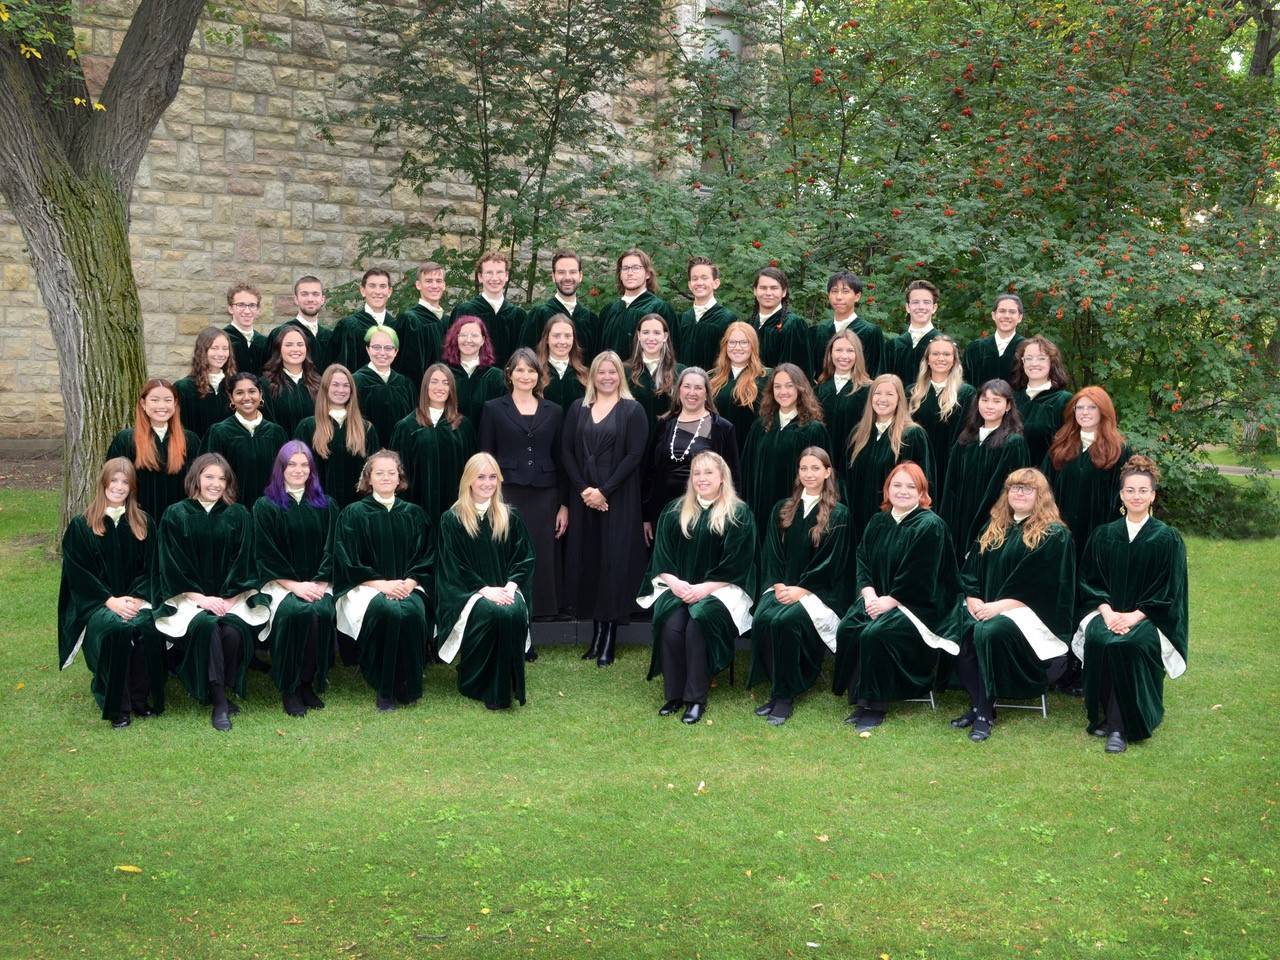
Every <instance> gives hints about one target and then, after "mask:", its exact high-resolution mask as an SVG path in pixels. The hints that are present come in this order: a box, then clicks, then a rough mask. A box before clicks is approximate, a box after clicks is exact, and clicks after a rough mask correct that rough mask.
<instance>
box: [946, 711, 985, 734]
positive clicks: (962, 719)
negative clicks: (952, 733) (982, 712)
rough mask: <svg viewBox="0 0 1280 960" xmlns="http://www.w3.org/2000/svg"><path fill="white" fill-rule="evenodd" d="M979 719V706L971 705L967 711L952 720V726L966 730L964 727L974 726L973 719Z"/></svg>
mask: <svg viewBox="0 0 1280 960" xmlns="http://www.w3.org/2000/svg"><path fill="white" fill-rule="evenodd" d="M977 719H978V708H977V707H970V708H969V709H968V710H967V711H965V712H964V713H962V714H960V716H958V717H956V718H955V719H954V720H952V721H951V726H953V727H955V728H956V729H957V730H964V729H967V728H968V727H972V726H973V721H975V720H977Z"/></svg>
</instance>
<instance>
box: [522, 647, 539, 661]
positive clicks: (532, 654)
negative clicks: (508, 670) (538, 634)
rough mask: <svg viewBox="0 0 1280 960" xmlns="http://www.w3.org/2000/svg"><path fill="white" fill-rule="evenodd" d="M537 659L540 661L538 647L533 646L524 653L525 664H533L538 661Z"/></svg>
mask: <svg viewBox="0 0 1280 960" xmlns="http://www.w3.org/2000/svg"><path fill="white" fill-rule="evenodd" d="M537 659H538V648H537V647H532V646H531V647H530V648H529V649H528V650H526V651H525V652H524V662H525V663H533V661H535V660H537Z"/></svg>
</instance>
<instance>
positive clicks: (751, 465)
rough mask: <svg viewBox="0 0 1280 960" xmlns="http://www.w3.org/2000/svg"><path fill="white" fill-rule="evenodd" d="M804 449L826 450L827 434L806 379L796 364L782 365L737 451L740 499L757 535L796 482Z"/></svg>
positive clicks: (773, 374)
mask: <svg viewBox="0 0 1280 960" xmlns="http://www.w3.org/2000/svg"><path fill="white" fill-rule="evenodd" d="M806 447H821V448H822V449H823V450H826V451H827V452H828V453H830V452H831V438H830V437H829V436H828V435H827V428H826V426H825V425H824V424H823V422H822V407H820V406H819V405H818V401H817V398H816V397H815V396H814V394H813V388H812V387H810V386H809V381H808V380H807V379H806V378H805V375H804V374H803V373H802V372H801V370H800V368H799V367H797V366H796V365H795V364H791V363H784V364H782V365H781V366H779V367H776V368H775V369H774V370H773V373H772V375H771V376H770V378H769V384H768V385H767V386H766V387H765V399H764V401H763V402H762V403H761V405H760V416H759V417H758V418H757V419H756V422H755V423H754V424H753V425H752V427H751V434H750V436H749V437H748V438H747V445H746V447H745V449H744V450H743V452H742V498H743V499H744V500H746V501H747V503H748V504H750V505H751V514H752V517H753V519H754V520H755V522H756V530H757V531H759V533H760V535H761V536H764V533H765V531H766V530H767V529H768V523H769V518H770V516H771V515H772V513H773V508H774V505H775V504H776V503H777V502H778V501H779V500H780V499H783V498H784V497H785V496H786V495H787V494H788V493H790V492H791V489H792V487H794V486H795V481H796V468H797V467H798V466H799V465H800V451H802V450H804V449H805V448H806Z"/></svg>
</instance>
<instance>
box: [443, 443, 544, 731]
mask: <svg viewBox="0 0 1280 960" xmlns="http://www.w3.org/2000/svg"><path fill="white" fill-rule="evenodd" d="M439 543H440V549H439V560H438V563H437V566H436V595H437V597H439V610H438V617H437V622H438V624H439V637H440V659H441V660H443V661H445V662H446V663H453V662H454V661H455V660H457V663H458V692H459V693H461V694H462V695H463V696H466V697H470V698H471V699H473V700H480V701H482V702H483V703H484V705H485V706H486V707H487V708H488V709H490V710H503V709H506V708H507V707H510V706H511V701H512V699H513V698H514V699H515V700H518V701H519V702H520V704H521V705H522V706H523V705H524V702H525V684H524V662H525V654H526V651H527V650H528V649H531V648H530V647H529V645H528V644H529V602H528V597H529V591H530V590H531V589H533V579H534V572H533V568H534V555H533V554H534V551H533V544H532V543H531V542H530V540H529V534H528V531H526V529H525V526H524V523H523V521H522V520H521V518H520V514H519V512H518V511H516V510H514V509H512V508H511V507H510V506H508V505H507V504H506V503H505V502H504V501H503V498H502V472H501V471H500V470H499V469H498V464H497V461H495V460H494V459H493V457H491V456H490V455H489V454H487V453H477V454H476V455H475V456H473V457H472V458H471V459H470V460H468V461H467V464H466V467H465V468H464V469H463V471H462V482H461V484H460V485H459V488H458V499H457V501H456V502H455V503H454V504H453V506H452V507H450V508H449V509H448V510H446V511H445V513H444V515H443V516H442V517H441V518H440V537H439Z"/></svg>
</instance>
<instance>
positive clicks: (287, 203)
mask: <svg viewBox="0 0 1280 960" xmlns="http://www.w3.org/2000/svg"><path fill="white" fill-rule="evenodd" d="M135 6H136V2H134V0H96V2H94V3H93V4H91V5H88V6H86V7H85V8H84V10H83V13H82V15H81V16H80V17H79V18H78V21H77V23H78V25H79V26H80V27H82V28H83V29H82V31H81V49H82V51H83V57H82V62H83V64H84V66H85V72H86V76H87V78H88V80H89V83H90V88H91V90H93V91H94V92H95V93H96V92H97V91H98V90H99V89H100V88H101V86H102V83H103V82H104V81H105V79H106V76H107V72H108V71H109V69H110V66H111V62H112V58H113V57H114V55H115V53H116V52H117V51H118V50H119V47H120V43H121V41H122V40H123V38H124V33H125V30H126V29H127V27H128V24H129V19H130V17H131V16H132V13H133V10H134V8H135ZM678 6H680V7H684V6H685V5H684V4H680V5H678ZM249 7H250V9H253V10H257V11H260V12H261V20H262V25H263V27H264V28H265V29H266V30H268V31H270V32H271V33H272V34H274V36H275V37H277V38H278V39H279V41H280V42H281V43H282V44H283V46H282V47H277V46H262V47H255V46H249V47H244V46H241V45H239V44H236V45H234V46H230V47H227V46H224V45H221V44H219V43H217V42H210V41H208V40H207V39H206V38H205V35H204V32H203V31H204V25H203V24H202V25H201V28H200V29H199V30H198V31H197V34H196V37H195V40H194V41H193V43H192V46H191V53H190V55H189V56H188V57H187V61H186V71H185V74H184V76H183V83H182V88H181V90H180V92H179V93H178V96H177V99H176V100H175V101H174V102H173V104H172V105H171V107H170V108H169V110H168V112H167V113H166V114H165V116H164V118H163V120H162V121H161V123H160V125H159V126H158V127H157V129H156V132H155V136H154V138H153V140H152V142H151V147H150V150H149V152H148V154H147V157H146V159H145V160H144V162H143V164H142V167H141V169H140V171H139V174H138V179H137V183H136V186H135V190H134V195H133V205H132V215H133V220H132V230H131V242H132V251H133V264H134V272H135V275H136V277H137V282H138V287H139V291H140V294H141V301H142V310H143V317H144V323H145V329H146V350H147V360H148V364H149V367H150V370H151V371H152V372H153V373H154V374H155V375H157V376H168V377H173V378H176V377H179V376H182V375H184V373H185V372H186V369H187V366H188V364H189V362H190V356H191V353H190V351H191V344H192V341H193V339H194V336H195V334H196V332H197V331H198V330H199V329H200V328H201V327H203V326H205V325H206V324H208V323H210V322H213V323H217V324H218V325H220V326H221V325H223V324H225V323H227V322H228V319H227V314H226V306H225V305H226V300H225V292H226V289H227V288H228V286H230V285H231V284H232V283H234V282H236V281H238V280H242V279H247V280H248V281H250V282H251V283H254V284H255V285H257V286H258V288H259V289H260V290H261V291H262V293H263V312H262V317H261V319H260V321H259V327H260V328H262V329H270V327H271V326H274V325H275V324H276V323H279V322H281V321H282V320H284V319H287V318H288V317H290V316H292V315H293V313H294V307H293V305H292V302H291V299H290V296H291V285H292V281H293V278H295V277H297V276H299V275H301V274H303V273H316V274H318V275H319V276H320V277H322V278H323V279H324V280H325V282H326V284H336V283H341V282H344V281H346V280H349V279H351V278H352V276H353V275H355V273H356V271H354V270H353V267H352V264H353V263H354V262H355V260H356V257H357V242H358V239H359V237H360V235H361V234H362V233H364V232H366V231H369V230H371V229H372V230H376V229H378V228H386V227H389V226H391V225H394V224H405V225H410V226H422V225H425V226H427V227H428V228H430V230H431V232H432V235H433V236H434V238H435V241H436V242H444V243H446V244H457V243H459V242H460V239H461V236H462V235H463V234H466V233H470V232H472V231H473V228H474V221H473V219H472V217H473V215H474V214H473V211H474V210H475V209H476V208H475V204H474V193H473V191H472V190H471V189H470V188H469V187H468V186H466V185H464V184H461V183H450V182H447V181H442V182H439V183H436V184H433V185H432V188H431V189H429V190H427V191H426V192H425V193H424V195H423V196H422V197H416V196H414V195H413V193H412V192H411V191H409V190H406V189H399V188H398V189H395V190H392V191H391V192H390V193H384V192H383V191H384V189H385V188H386V186H387V185H388V183H389V182H390V174H391V172H392V171H393V170H394V168H395V165H396V162H397V159H398V155H397V153H396V151H394V150H393V149H391V148H387V149H384V150H382V151H378V152H375V151H373V150H372V149H371V148H370V147H369V145H368V144H367V143H366V142H364V141H363V140H362V139H361V138H360V135H359V134H358V133H357V132H353V131H348V132H345V133H344V132H339V133H338V139H337V143H336V144H335V145H333V146H330V145H328V144H325V143H323V142H321V141H319V140H318V139H317V138H316V135H315V131H314V128H313V126H312V125H311V123H310V122H309V120H308V117H309V116H311V115H313V114H315V113H317V112H319V111H321V110H324V109H326V108H330V109H331V108H341V107H342V106H343V101H342V91H341V90H340V89H339V86H338V81H339V79H340V78H341V77H342V76H343V75H345V74H347V73H349V72H351V71H358V70H360V69H361V58H362V56H363V55H364V54H363V50H362V48H361V47H360V46H359V44H358V43H357V42H356V39H357V35H358V32H357V31H356V30H354V29H353V28H352V27H351V26H350V24H351V23H352V16H351V14H350V12H349V11H348V10H347V9H346V8H345V7H344V6H343V5H342V4H341V2H339V0H250V3H249ZM680 13H681V18H682V19H684V18H685V17H687V16H688V13H687V11H686V10H681V11H680ZM109 108H110V107H109V105H108V109H109ZM614 112H615V119H617V120H619V121H620V122H621V124H622V125H625V124H626V121H627V120H628V119H629V117H628V116H627V115H626V114H627V112H628V111H627V107H626V106H624V105H622V104H619V105H618V106H617V107H616V108H615V111H614ZM446 202H447V203H448V204H449V205H450V206H451V207H452V208H453V210H454V213H453V215H451V216H449V217H447V218H441V217H440V216H439V215H438V212H439V210H440V209H441V207H442V206H443V204H445V203H446ZM404 252H405V253H406V254H407V255H408V256H409V258H410V259H408V260H405V261H403V262H402V263H400V264H394V263H384V264H383V265H385V266H388V267H391V268H395V267H401V268H404V269H408V268H409V267H410V266H411V265H412V263H415V262H417V259H418V258H419V255H420V253H421V251H419V250H415V249H413V248H412V247H411V246H406V248H405V251H404ZM0 266H2V267H3V272H2V273H0V453H5V452H8V453H16V452H26V451H36V450H45V449H50V448H53V449H57V448H58V446H59V444H60V437H61V434H62V403H61V398H60V396H59V394H58V388H57V383H58V369H57V359H56V354H55V352H54V345H53V338H52V336H51V335H50V333H49V330H48V319H47V314H46V313H45V311H44V308H43V306H42V304H41V302H40V297H39V294H38V293H37V291H36V286H35V281H34V277H33V276H32V273H31V268H30V267H29V266H28V265H27V259H26V255H25V251H24V246H23V242H22V237H21V234H20V232H19V230H18V227H17V225H16V224H15V222H14V220H13V218H12V216H10V215H9V213H8V212H7V210H5V209H4V207H3V204H0ZM323 319H324V322H326V323H332V322H333V321H334V319H335V318H334V317H333V316H331V315H326V316H325V317H324V318H323Z"/></svg>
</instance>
